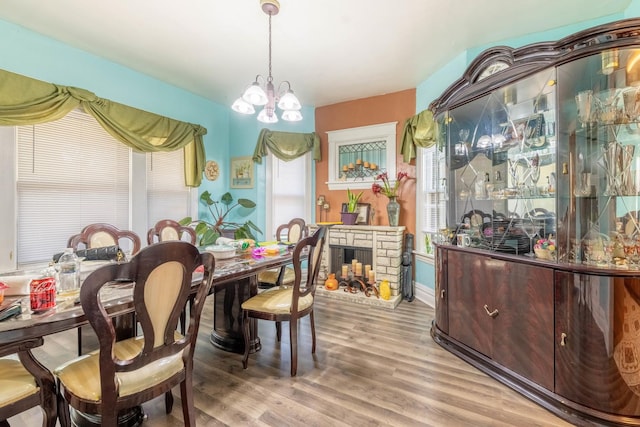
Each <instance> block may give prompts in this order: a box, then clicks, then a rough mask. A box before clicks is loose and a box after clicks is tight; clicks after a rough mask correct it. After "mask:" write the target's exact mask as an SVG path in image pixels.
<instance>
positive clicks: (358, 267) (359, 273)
mask: <svg viewBox="0 0 640 427" xmlns="http://www.w3.org/2000/svg"><path fill="white" fill-rule="evenodd" d="M356 276H362V263H361V262H358V263H356Z"/></svg>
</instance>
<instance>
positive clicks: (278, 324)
mask: <svg viewBox="0 0 640 427" xmlns="http://www.w3.org/2000/svg"><path fill="white" fill-rule="evenodd" d="M276 338H277V339H278V342H280V341H281V340H282V322H276Z"/></svg>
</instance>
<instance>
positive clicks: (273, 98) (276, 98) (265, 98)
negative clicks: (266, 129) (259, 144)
mask: <svg viewBox="0 0 640 427" xmlns="http://www.w3.org/2000/svg"><path fill="white" fill-rule="evenodd" d="M260 5H261V6H262V11H263V12H264V13H266V14H267V15H269V76H268V77H267V79H266V81H265V79H264V77H262V76H261V75H259V74H258V75H257V76H256V80H255V81H254V82H253V83H252V84H251V85H250V86H249V87H247V89H246V90H245V91H244V93H243V94H242V96H241V97H240V98H238V99H236V100H235V102H234V103H233V105H232V106H231V108H232V109H233V110H234V111H237V112H238V113H242V114H253V113H255V112H256V110H255V108H254V106H261V105H264V107H263V108H262V111H260V113H259V114H258V120H259V121H261V122H263V123H277V122H278V116H277V115H276V105H277V106H278V108H280V109H281V110H282V120H286V121H290V122H296V121H299V120H302V114H301V113H300V109H301V108H302V106H301V105H300V101H298V98H297V97H296V96H295V95H294V94H293V90H291V84H290V83H289V82H288V81H286V80H285V81H283V82H282V83H280V85H279V86H278V91H277V92H276V90H275V87H274V85H273V77H272V76H271V17H272V16H273V15H277V14H278V12H279V11H280V3H279V2H278V1H277V0H260ZM261 80H262V84H261V82H260V81H261ZM263 85H264V87H263ZM285 85H286V86H285Z"/></svg>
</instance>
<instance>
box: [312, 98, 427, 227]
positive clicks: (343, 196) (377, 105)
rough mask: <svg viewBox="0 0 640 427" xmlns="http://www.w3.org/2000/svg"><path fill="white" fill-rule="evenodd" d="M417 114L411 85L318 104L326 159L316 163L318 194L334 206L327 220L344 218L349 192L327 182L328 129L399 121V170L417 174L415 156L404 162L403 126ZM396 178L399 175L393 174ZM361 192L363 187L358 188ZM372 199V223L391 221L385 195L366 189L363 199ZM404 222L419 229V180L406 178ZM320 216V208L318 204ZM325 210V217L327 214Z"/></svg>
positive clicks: (402, 202)
mask: <svg viewBox="0 0 640 427" xmlns="http://www.w3.org/2000/svg"><path fill="white" fill-rule="evenodd" d="M415 114H416V90H415V89H408V90H404V91H401V92H395V93H390V94H387V95H379V96H373V97H370V98H362V99H356V100H354V101H347V102H341V103H339V104H333V105H327V106H324V107H318V108H316V133H317V134H318V135H319V136H320V142H321V144H320V145H321V150H322V160H321V161H319V162H317V163H316V196H318V195H324V196H325V198H326V200H327V201H328V202H329V205H330V209H329V211H328V212H327V214H326V221H340V207H341V205H342V203H344V202H346V201H347V192H346V191H343V190H333V191H331V190H329V187H328V186H327V184H326V182H327V181H328V179H329V139H328V136H327V132H328V131H332V130H340V129H349V128H354V127H360V126H369V125H376V124H380V123H388V122H398V124H397V127H396V135H397V136H396V168H397V171H398V172H400V171H403V172H407V173H408V174H409V176H410V177H412V178H415V176H416V167H415V160H412V162H411V163H404V162H403V161H402V155H401V154H400V146H401V138H402V130H403V129H404V122H405V121H406V120H407V119H408V118H409V117H412V116H414V115H415ZM392 178H393V179H395V177H392ZM357 191H358V192H360V191H361V190H357ZM360 201H361V202H362V203H371V208H372V209H373V210H374V214H375V216H374V218H373V223H372V225H389V222H388V220H387V202H388V199H387V198H386V197H385V196H382V195H380V196H377V197H376V196H375V195H374V194H373V192H372V191H371V190H370V189H365V190H364V193H363V195H362V199H361V200H360ZM398 201H399V203H400V224H399V225H404V226H405V227H407V232H408V233H412V234H414V235H415V232H416V181H415V179H412V180H408V181H405V182H404V183H403V184H402V187H401V192H400V197H399V198H398ZM315 214H316V220H319V215H320V212H319V210H318V208H317V206H316V212H315ZM324 215H325V214H324V213H323V218H322V219H323V220H325V218H324Z"/></svg>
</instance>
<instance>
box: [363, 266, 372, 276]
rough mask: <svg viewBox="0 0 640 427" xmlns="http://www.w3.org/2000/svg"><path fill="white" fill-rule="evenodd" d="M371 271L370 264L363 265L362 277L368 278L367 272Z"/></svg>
mask: <svg viewBox="0 0 640 427" xmlns="http://www.w3.org/2000/svg"><path fill="white" fill-rule="evenodd" d="M370 270H371V265H370V264H365V266H364V275H365V276H366V277H369V271H370Z"/></svg>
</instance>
